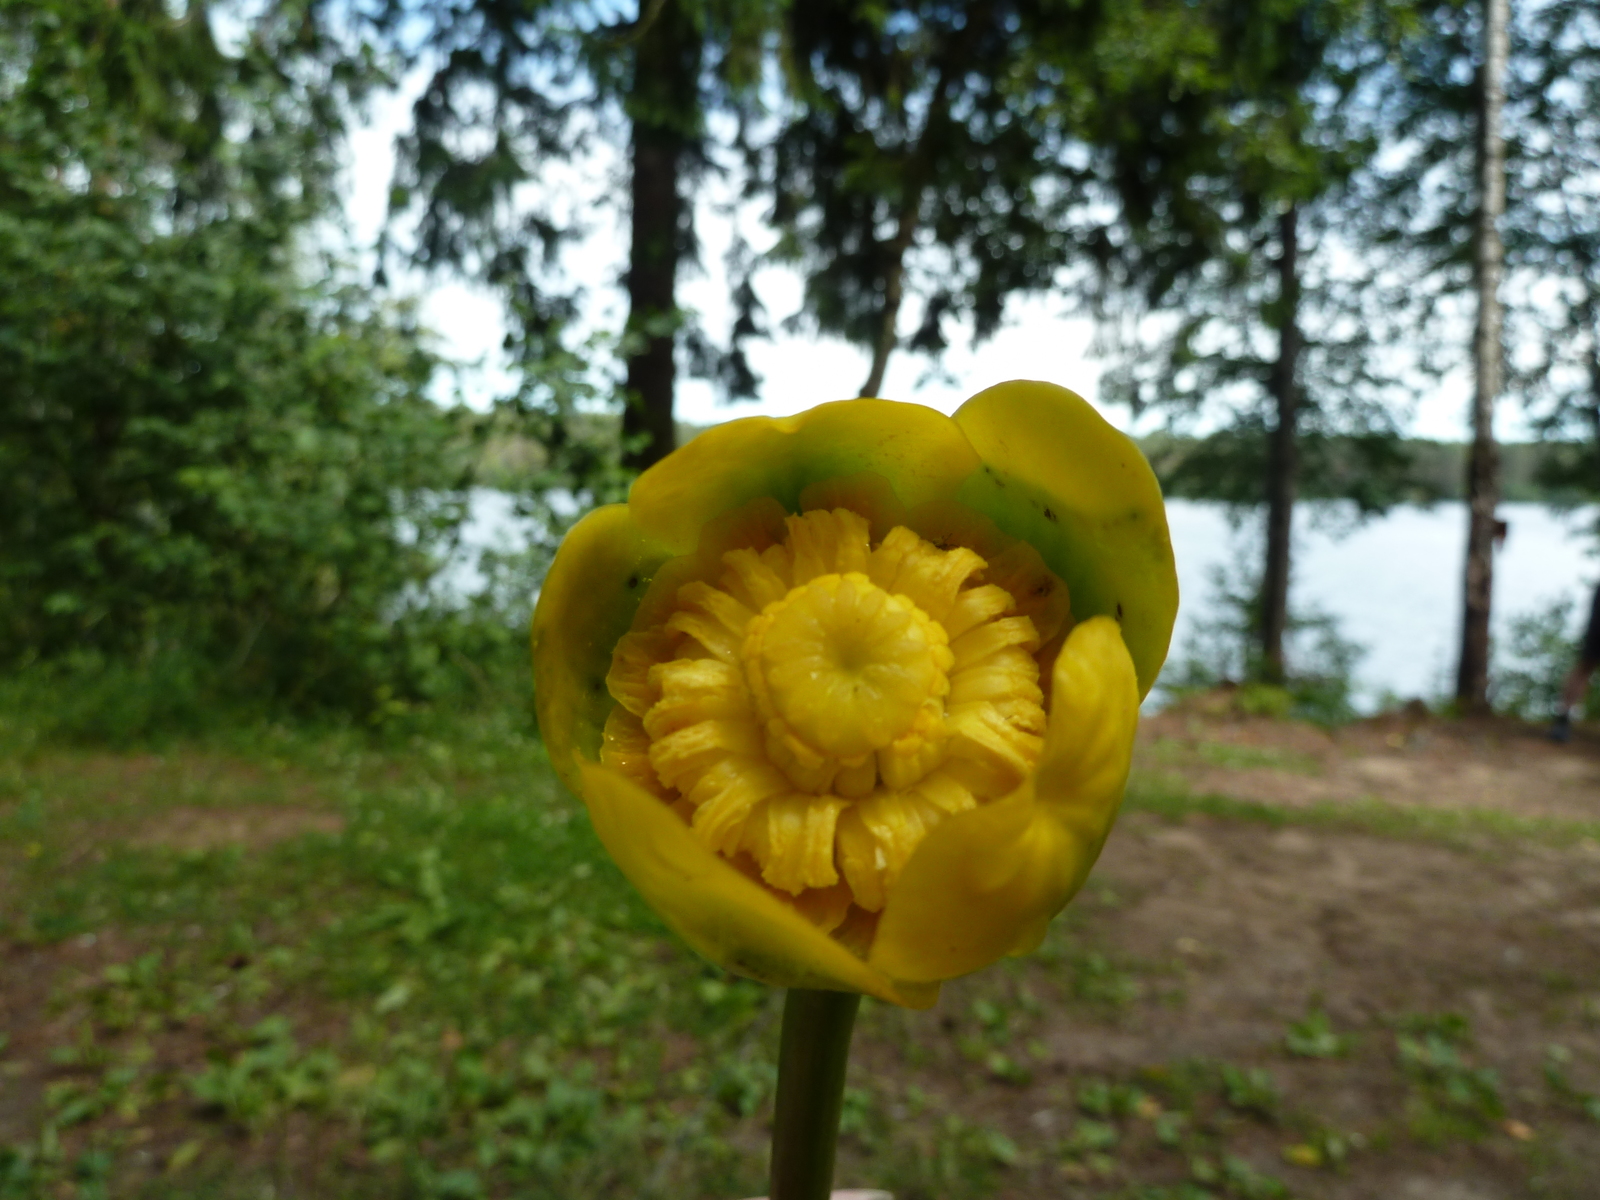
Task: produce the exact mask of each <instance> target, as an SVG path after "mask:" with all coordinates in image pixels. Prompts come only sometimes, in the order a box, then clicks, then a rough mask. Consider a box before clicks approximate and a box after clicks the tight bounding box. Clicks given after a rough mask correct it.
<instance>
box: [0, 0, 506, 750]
mask: <svg viewBox="0 0 1600 1200" xmlns="http://www.w3.org/2000/svg"><path fill="white" fill-rule="evenodd" d="M321 22H322V17H321V14H320V10H319V9H317V8H316V7H315V6H310V7H307V6H291V8H288V9H286V8H283V7H280V6H277V5H272V6H269V7H268V8H267V9H266V10H264V11H263V12H262V13H261V14H259V15H258V17H257V18H256V19H255V21H254V22H253V23H252V24H251V25H250V26H249V27H248V28H247V30H246V32H245V34H244V36H243V40H242V46H241V48H240V49H238V50H237V51H236V52H224V51H222V50H220V49H218V47H217V46H216V45H215V44H214V42H213V41H212V39H211V35H210V30H209V24H208V20H207V17H206V15H205V14H204V13H203V12H201V11H199V10H196V11H194V12H183V13H180V14H179V15H176V16H174V15H173V14H172V12H171V11H169V9H168V7H167V6H164V5H147V4H132V5H124V6H112V7H107V6H104V5H98V4H92V3H88V2H87V0H59V3H55V4H52V5H48V6H44V7H37V6H35V7H31V8H24V9H18V8H16V7H14V6H13V7H8V8H6V9H4V10H3V12H0V65H3V68H4V74H3V80H0V275H3V276H4V278H5V279H6V280H7V286H6V288H5V289H4V291H3V292H0V330H3V331H4V332H3V334H0V376H3V377H4V378H5V379H6V381H7V388H8V402H7V404H6V405H5V407H4V410H3V412H0V523H3V524H4V525H5V527H6V529H7V531H8V532H7V537H6V538H5V539H4V541H3V542H0V613H3V614H4V615H3V616H0V664H3V665H4V666H5V667H7V668H9V669H11V670H13V671H16V670H17V669H19V668H21V670H20V673H19V674H18V675H17V676H16V677H15V678H14V679H12V680H11V681H10V682H9V683H8V685H7V687H8V690H10V691H11V692H12V693H13V700H14V701H20V702H21V703H30V702H31V700H32V698H37V697H41V696H46V695H50V694H52V693H56V692H60V693H64V694H66V695H67V696H68V697H70V699H69V700H68V702H67V703H65V704H61V705H51V706H49V709H50V710H51V711H52V716H53V717H54V718H56V719H57V720H58V724H59V727H60V731H61V732H63V733H66V734H68V735H74V736H90V737H109V738H112V739H117V738H127V737H134V736H139V735H141V734H142V733H143V732H147V731H149V730H151V729H153V728H158V727H161V726H163V725H173V724H176V725H179V726H184V727H189V728H195V727H198V726H201V725H203V724H204V723H205V722H206V721H207V719H208V718H209V717H211V716H212V715H214V714H215V713H216V712H217V704H218V701H219V700H221V701H224V702H227V703H231V705H232V706H234V707H235V708H241V707H242V708H244V709H246V710H252V709H257V710H258V709H259V708H260V707H261V706H262V705H263V704H266V703H283V704H289V705H293V706H298V707H301V708H316V707H325V708H337V709H342V710H345V711H353V712H356V713H361V714H379V715H382V714H385V713H392V712H393V710H394V706H395V705H401V706H402V707H403V705H404V704H405V703H407V702H410V701H412V700H416V699H419V698H428V697H437V696H440V695H442V694H446V693H448V692H450V691H451V690H452V689H454V690H455V691H461V690H462V689H463V688H467V689H470V688H471V687H472V686H474V681H473V680H472V679H470V678H469V677H468V674H467V673H464V672H463V670H462V669H461V667H460V666H459V663H460V661H463V660H467V659H469V658H474V657H484V656H486V655H487V657H488V658H489V659H491V660H492V659H493V658H494V653H493V652H494V650H495V648H496V647H503V646H509V644H510V639H508V638H507V637H505V636H504V635H503V634H500V633H499V632H497V631H496V630H494V629H492V628H488V627H486V626H483V625H482V623H481V622H479V623H477V624H474V623H473V622H472V621H471V620H470V619H468V617H469V616H470V615H471V614H467V615H463V614H461V613H456V612H449V611H445V610H444V609H442V608H441V607H440V606H439V605H438V604H437V603H436V601H435V597H434V596H433V594H432V584H433V580H434V578H435V576H436V574H437V572H438V571H439V569H440V567H441V565H442V564H443V562H444V561H445V557H446V556H447V554H448V553H449V552H450V550H451V549H452V547H453V546H454V544H455V539H456V537H457V533H458V530H459V528H460V525H461V522H462V520H463V518H464V515H465V498H466V497H465V492H464V490H463V489H464V486H465V484H466V483H467V482H468V481H469V475H468V466H469V464H470V462H471V458H472V455H471V447H470V445H469V444H468V442H467V441H466V440H465V439H464V438H462V437H460V436H459V435H458V434H457V432H456V430H457V426H456V424H455V423H454V422H453V421H452V420H451V419H450V418H449V417H448V416H447V414H446V413H445V412H443V411H442V410H441V409H440V408H438V407H437V406H436V405H435V404H433V403H432V402H431V401H430V400H429V399H428V398H427V395H426V394H425V393H426V391H427V389H428V388H429V386H430V384H431V382H432V380H433V378H434V375H435V372H436V371H437V369H438V367H439V365H440V364H439V362H438V360H437V359H436V358H435V357H434V356H433V355H432V354H431V353H430V352H428V351H427V350H426V349H425V348H424V346H423V339H422V334H421V331H419V330H418V329H417V328H416V326H415V323H414V320H413V318H412V316H411V314H410V313H409V312H408V311H407V310H406V309H404V308H402V307H395V306H390V305H385V304H384V303H382V302H381V301H379V300H376V299H374V297H373V296H372V295H371V294H370V293H369V292H367V291H365V290H363V289H361V288H359V287H356V286H354V285H353V284H348V283H341V282H339V278H340V275H341V271H342V268H341V266H340V264H339V263H337V262H335V261H321V260H320V259H318V258H317V257H315V256H313V255H312V254H311V253H310V238H311V233H312V228H311V226H310V224H309V222H311V221H312V220H313V219H317V218H321V217H324V216H326V215H327V212H328V206H329V205H330V204H331V203H332V202H333V199H334V197H333V193H332V191H331V181H332V172H333V168H334V163H335V155H336V151H337V138H338V136H339V135H340V134H341V132H342V121H343V119H344V117H345V115H346V111H347V109H346V106H347V105H348V104H349V103H350V102H351V101H352V99H353V98H354V97H355V96H357V95H358V94H359V93H360V91H361V90H362V89H363V88H364V87H365V86H366V85H367V84H368V83H369V82H371V80H372V79H373V78H374V74H373V71H372V68H371V66H370V63H369V62H368V61H367V60H366V59H365V58H364V57H363V56H362V55H361V53H360V52H359V51H358V50H357V51H347V50H346V49H341V48H339V47H338V46H335V45H334V43H335V40H336V39H334V38H333V37H332V35H331V34H328V33H326V31H325V30H323V28H322V24H321ZM313 277H317V278H318V281H317V282H308V280H309V279H311V278H313Z"/></svg>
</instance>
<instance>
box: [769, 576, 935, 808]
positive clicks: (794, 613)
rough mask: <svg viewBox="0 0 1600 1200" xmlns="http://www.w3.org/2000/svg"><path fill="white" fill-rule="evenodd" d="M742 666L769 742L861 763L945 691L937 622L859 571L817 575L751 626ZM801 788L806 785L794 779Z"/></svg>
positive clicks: (909, 727)
mask: <svg viewBox="0 0 1600 1200" xmlns="http://www.w3.org/2000/svg"><path fill="white" fill-rule="evenodd" d="M744 659H745V671H746V676H747V678H748V680H749V684H750V691H751V693H752V694H753V695H754V697H755V702H756V707H757V709H758V710H759V712H760V713H761V716H762V717H763V718H764V720H765V723H766V727H767V731H768V734H767V736H768V740H769V742H774V743H777V744H778V745H780V746H782V747H783V749H780V750H778V755H780V756H781V755H783V754H784V753H785V750H787V749H789V748H790V744H791V742H793V741H798V742H799V743H800V744H801V746H800V747H799V749H802V750H804V749H809V750H812V751H815V752H816V753H817V754H818V755H821V756H826V757H830V758H835V759H840V760H847V761H850V762H859V761H861V760H863V759H864V758H865V756H867V755H869V754H872V753H875V752H876V751H878V750H881V749H883V748H884V747H886V746H888V745H889V744H890V743H891V742H893V741H894V740H895V739H896V738H899V737H901V736H903V735H904V734H906V733H908V732H910V731H911V730H912V727H913V725H915V723H916V721H917V718H918V716H919V715H921V714H922V713H923V711H924V709H925V708H927V707H928V706H930V705H932V706H934V707H933V712H934V714H935V715H942V713H943V705H942V704H940V703H939V701H940V700H941V699H942V697H943V696H944V695H945V694H946V693H947V692H948V691H949V690H950V684H949V680H948V679H947V678H946V677H945V672H946V671H947V670H949V668H950V664H951V661H952V659H951V655H950V649H949V639H948V638H947V637H946V636H945V632H944V630H943V628H941V627H940V626H939V625H937V624H935V623H934V622H933V621H932V620H930V619H929V618H928V616H927V614H926V613H924V612H922V610H921V609H919V608H918V607H917V606H916V605H915V604H913V603H912V602H911V601H910V600H908V599H906V598H905V597H904V596H896V595H892V594H891V593H889V592H886V591H884V590H883V589H882V588H881V587H878V586H877V585H876V584H874V583H873V582H872V581H871V580H870V579H868V578H867V577H866V576H865V575H862V574H860V573H857V572H851V573H849V574H845V575H821V576H818V577H817V578H816V579H813V580H812V581H811V582H809V583H807V584H805V585H803V586H801V587H797V588H794V589H793V590H791V591H790V592H789V593H788V594H787V595H786V596H784V597H783V599H781V600H775V601H774V602H773V603H771V604H769V605H768V606H767V607H766V609H765V610H764V611H763V612H762V613H761V615H760V616H758V617H757V618H755V620H753V621H751V622H750V626H749V632H748V633H747V634H746V635H745V643H744ZM795 782H796V785H797V786H801V787H803V786H805V784H804V782H803V781H801V780H796V781H795Z"/></svg>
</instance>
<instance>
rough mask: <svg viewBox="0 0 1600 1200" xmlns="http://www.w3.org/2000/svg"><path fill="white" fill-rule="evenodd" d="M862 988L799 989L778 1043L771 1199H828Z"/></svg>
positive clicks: (785, 1009) (785, 1011)
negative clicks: (842, 989) (857, 990)
mask: <svg viewBox="0 0 1600 1200" xmlns="http://www.w3.org/2000/svg"><path fill="white" fill-rule="evenodd" d="M860 1007H861V997H860V996H859V995H858V994H857V993H855V992H817V991H811V990H809V989H806V988H791V989H789V994H788V997H787V999H786V1000H785V1001H784V1005H783V1040H782V1042H781V1043H780V1044H779V1047H778V1100H777V1111H776V1112H775V1113H774V1114H773V1119H772V1192H771V1196H770V1200H828V1197H829V1195H830V1194H831V1193H832V1191H833V1152H834V1148H835V1146H836V1145H837V1144H838V1141H839V1108H840V1105H841V1104H842V1103H843V1102H844V1071H845V1067H846V1065H848V1063H849V1062H850V1031H851V1029H852V1028H853V1027H854V1026H855V1022H856V1009H858V1008H860Z"/></svg>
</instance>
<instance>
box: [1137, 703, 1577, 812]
mask: <svg viewBox="0 0 1600 1200" xmlns="http://www.w3.org/2000/svg"><path fill="white" fill-rule="evenodd" d="M1543 733H1544V731H1543V730H1542V729H1540V728H1539V727H1537V726H1530V725H1526V724H1524V723H1522V722H1520V721H1512V720H1506V719H1500V718H1489V719H1485V720H1474V721H1445V720H1440V719H1437V718H1434V717H1431V716H1428V715H1427V714H1426V713H1423V712H1416V711H1412V712H1405V711H1402V712H1400V713H1395V714H1391V715H1387V716H1383V717H1378V718H1374V719H1372V720H1367V721H1358V722H1355V723H1353V724H1351V725H1347V726H1344V727H1343V728H1340V729H1336V730H1321V729H1318V728H1316V727H1314V726H1311V725H1303V724H1298V723H1293V722H1285V721H1275V720H1272V719H1270V718H1265V717H1249V716H1239V715H1235V714H1232V713H1230V712H1229V710H1228V696H1227V694H1226V693H1221V694H1218V695H1216V696H1212V697H1205V698H1201V699H1200V700H1199V701H1197V702H1194V703H1191V704H1190V705H1187V706H1185V707H1182V708H1178V709H1175V710H1170V711H1168V712H1165V713H1162V714H1160V715H1158V716H1155V717H1153V718H1149V719H1147V720H1146V721H1145V722H1144V724H1143V727H1142V729H1141V731H1140V746H1139V753H1138V757H1137V764H1138V767H1139V768H1140V769H1141V770H1143V771H1146V772H1149V773H1152V774H1159V773H1168V774H1171V775H1174V776H1176V777H1178V778H1181V779H1182V780H1183V782H1184V783H1185V785H1186V786H1187V787H1188V788H1189V789H1190V790H1191V791H1194V792H1196V793H1207V792H1212V793H1216V794H1219V795H1224V796H1230V797H1233V798H1234V799H1238V800H1254V801H1258V802H1262V803H1271V804H1282V805H1290V806H1303V805H1307V804H1312V803H1316V802H1318V801H1329V802H1336V803H1337V802H1348V801H1354V800H1367V799H1376V800H1381V801H1383V802H1385V803H1388V804H1395V805H1401V806H1406V807H1418V808H1436V809H1455V810H1492V811H1496V812H1501V813H1506V814H1509V815H1513V816H1519V817H1531V818H1556V819H1561V820H1566V821H1595V822H1600V735H1597V734H1595V733H1594V732H1592V731H1580V732H1579V734H1578V736H1577V737H1576V738H1575V739H1574V741H1573V742H1572V743H1570V744H1568V745H1564V746H1558V745H1554V744H1552V743H1551V742H1550V741H1548V740H1547V739H1546V738H1545V737H1544V736H1543Z"/></svg>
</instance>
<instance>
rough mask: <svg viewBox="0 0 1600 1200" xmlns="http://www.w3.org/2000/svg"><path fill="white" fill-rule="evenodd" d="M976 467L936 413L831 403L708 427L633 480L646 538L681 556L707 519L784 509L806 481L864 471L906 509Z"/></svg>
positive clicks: (936, 496) (632, 501)
mask: <svg viewBox="0 0 1600 1200" xmlns="http://www.w3.org/2000/svg"><path fill="white" fill-rule="evenodd" d="M982 465H983V464H982V463H980V462H979V461H978V456H977V455H976V454H974V453H973V450H972V444H971V443H970V442H968V441H967V439H966V438H965V437H964V436H963V435H962V433H961V430H960V429H958V428H957V427H956V426H955V425H954V424H953V423H952V422H951V420H950V418H949V417H947V416H945V415H944V414H943V413H940V412H936V411H935V410H934V409H931V408H924V407H923V406H922V405H920V404H900V403H897V402H895V401H893V400H839V401H836V402H834V403H832V404H819V405H818V406H817V407H816V408H813V409H808V410H807V411H806V412H803V413H798V414H796V415H795V416H792V417H777V418H774V417H747V418H745V419H744V420H742V421H729V422H728V423H727V424H725V425H714V426H712V427H711V428H710V429H707V430H706V431H705V432H704V433H702V434H700V435H699V436H698V437H696V438H695V439H694V440H693V441H692V442H689V443H688V444H687V445H685V446H683V447H681V448H680V449H678V450H675V451H673V453H672V454H671V455H669V456H668V457H667V458H664V459H662V460H661V461H660V462H659V463H657V464H656V465H655V466H653V467H651V468H650V469H649V470H648V471H646V472H645V473H644V474H642V475H640V476H639V478H638V479H637V480H635V481H634V485H633V490H632V491H630V492H629V493H628V507H629V508H631V509H632V510H633V515H634V520H635V521H637V522H638V525H639V528H640V530H642V531H643V532H644V533H645V534H646V535H647V536H649V537H651V538H654V539H655V540H657V541H659V542H661V543H663V544H665V545H668V546H671V547H673V551H674V553H677V554H688V553H690V552H691V551H693V550H694V549H695V547H696V546H697V545H698V544H699V540H700V531H701V529H702V528H703V527H704V526H705V524H706V523H707V522H708V521H710V520H711V519H712V518H714V517H716V516H719V515H720V514H722V513H725V512H728V511H730V510H731V509H735V508H738V507H739V506H740V505H741V504H745V503H748V502H749V501H751V500H754V499H756V498H757V497H758V496H771V497H772V498H773V499H775V500H777V501H778V503H779V504H781V505H783V506H784V508H786V509H788V510H789V511H790V512H798V511H799V509H800V493H801V492H803V491H804V490H805V489H806V488H807V487H809V486H810V485H811V484H813V483H819V482H821V481H822V480H825V479H834V478H837V477H839V476H849V475H858V474H860V473H862V472H864V471H870V472H872V473H873V474H875V475H879V476H882V477H883V478H884V479H887V480H888V481H889V483H890V484H891V485H892V486H893V488H894V492H895V495H896V496H898V497H899V500H900V502H901V503H902V504H904V505H905V506H907V507H908V508H914V507H916V506H917V505H919V504H923V503H926V502H928V501H931V500H941V499H944V498H946V497H948V496H951V495H953V494H954V493H955V491H956V489H957V488H959V487H960V486H961V482H962V480H964V479H966V478H968V477H969V476H970V475H972V474H973V472H975V471H977V470H978V469H979V467H981V466H982Z"/></svg>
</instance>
